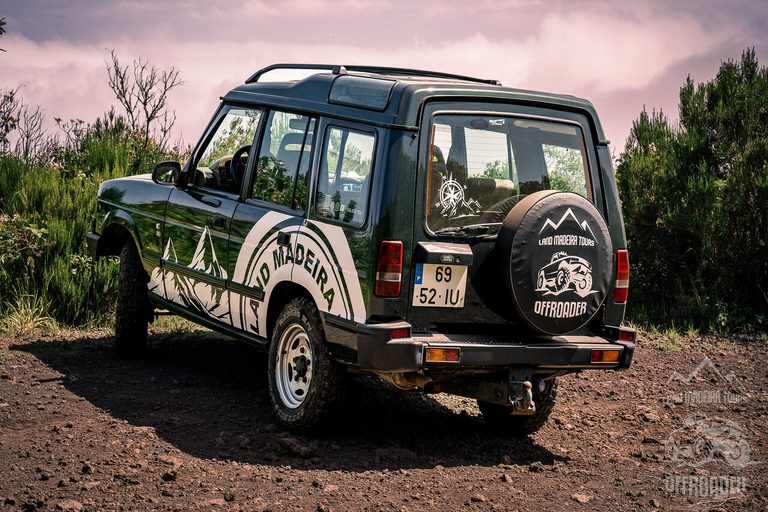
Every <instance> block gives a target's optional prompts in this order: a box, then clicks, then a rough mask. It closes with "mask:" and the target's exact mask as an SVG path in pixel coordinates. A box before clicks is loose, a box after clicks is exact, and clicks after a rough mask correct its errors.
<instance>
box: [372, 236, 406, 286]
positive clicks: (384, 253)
mask: <svg viewBox="0 0 768 512" xmlns="http://www.w3.org/2000/svg"><path fill="white" fill-rule="evenodd" d="M402 277H403V242H399V241H387V240H385V241H383V242H381V245H380V246H379V260H378V262H377V264H376V285H375V288H374V293H375V294H376V295H377V296H378V297H398V296H399V295H400V283H401V280H402Z"/></svg>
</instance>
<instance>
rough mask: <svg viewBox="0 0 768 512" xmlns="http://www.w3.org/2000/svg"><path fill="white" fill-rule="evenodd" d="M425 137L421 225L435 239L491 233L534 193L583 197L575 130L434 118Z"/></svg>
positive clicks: (502, 119) (582, 160)
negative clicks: (425, 193)
mask: <svg viewBox="0 0 768 512" xmlns="http://www.w3.org/2000/svg"><path fill="white" fill-rule="evenodd" d="M431 135H432V144H431V147H430V150H429V152H428V158H429V162H428V164H429V165H428V169H429V184H428V191H429V192H428V193H429V205H428V207H427V226H428V227H429V229H430V230H431V231H432V232H434V233H436V234H440V233H458V234H482V235H485V234H493V233H496V232H497V231H498V230H499V227H500V226H501V223H502V222H503V221H504V218H505V217H506V215H507V213H509V211H510V210H511V209H512V207H514V205H515V204H517V202H518V201H519V200H520V199H521V198H522V197H524V196H526V195H528V194H531V193H533V192H536V191H539V190H563V191H570V192H575V193H577V194H580V195H582V196H584V197H586V198H588V199H589V198H590V192H589V186H588V185H589V182H588V178H587V165H586V157H585V155H584V141H583V135H582V131H581V128H580V127H579V126H578V125H574V124H568V123H564V122H563V123H560V122H555V121H540V120H532V119H523V118H515V117H507V116H498V115H473V114H438V115H436V116H435V117H434V119H433V123H432V134H431Z"/></svg>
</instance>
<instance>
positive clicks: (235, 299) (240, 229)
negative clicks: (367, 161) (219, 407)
mask: <svg viewBox="0 0 768 512" xmlns="http://www.w3.org/2000/svg"><path fill="white" fill-rule="evenodd" d="M315 123H316V120H315V118H313V117H310V116H307V115H301V114H297V113H292V112H287V111H280V110H271V111H266V112H265V113H264V123H263V127H262V128H261V130H260V133H261V134H262V135H261V136H260V142H259V145H258V151H255V152H254V156H255V158H253V159H251V160H250V161H249V168H248V174H247V176H246V179H245V180H244V182H245V193H244V201H243V202H241V203H240V204H239V205H238V206H237V209H236V211H235V213H234V216H233V217H232V225H231V229H230V239H229V265H228V266H229V269H230V277H229V279H228V287H229V290H230V307H231V315H232V325H233V326H234V327H235V328H238V329H242V330H244V331H246V332H248V333H250V334H253V335H256V336H259V337H260V338H266V337H267V336H268V332H267V322H266V315H267V309H266V307H265V301H266V302H268V300H269V297H270V296H271V294H272V293H273V292H274V290H275V289H276V288H277V287H278V286H280V285H281V284H282V285H285V284H286V283H291V281H292V274H293V270H294V267H295V264H296V263H298V264H303V263H304V262H305V260H306V259H307V255H306V254H305V253H304V252H303V249H302V248H299V247H297V240H298V233H299V230H300V227H301V225H302V223H303V222H304V219H305V211H306V204H307V183H308V174H309V169H310V163H311V154H312V146H313V142H314V140H313V139H314V131H315Z"/></svg>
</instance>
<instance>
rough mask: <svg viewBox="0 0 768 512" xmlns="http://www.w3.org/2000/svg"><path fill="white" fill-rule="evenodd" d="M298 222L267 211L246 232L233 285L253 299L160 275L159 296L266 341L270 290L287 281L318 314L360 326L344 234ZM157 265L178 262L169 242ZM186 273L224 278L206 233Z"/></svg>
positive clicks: (361, 312)
mask: <svg viewBox="0 0 768 512" xmlns="http://www.w3.org/2000/svg"><path fill="white" fill-rule="evenodd" d="M301 222H302V220H301V219H298V218H296V217H293V216H290V215H285V214H282V213H278V212H269V213H267V214H266V215H264V216H263V217H262V218H261V219H259V221H258V222H256V224H254V226H253V227H252V228H251V230H250V231H249V233H248V235H247V236H246V238H245V240H244V241H243V245H242V248H241V249H240V253H239V254H238V257H237V262H236V264H235V269H234V272H233V275H232V282H235V283H238V284H241V285H244V286H246V287H248V288H251V289H252V290H253V293H246V294H241V293H236V292H234V291H231V290H229V291H227V290H224V289H223V288H222V287H214V286H211V285H210V284H208V283H207V282H205V281H203V280H199V279H194V278H193V277H189V276H187V275H184V274H181V273H179V272H174V271H172V270H166V271H165V272H164V276H163V277H162V280H163V282H164V285H165V293H164V297H165V298H166V299H167V300H169V301H172V302H175V303H177V304H181V305H184V306H185V307H187V308H188V309H191V310H193V311H194V312H195V313H197V314H200V315H203V316H209V317H212V318H214V319H216V320H218V321H221V322H224V323H227V324H231V325H232V326H233V327H235V328H238V329H242V330H244V331H247V332H250V333H253V334H256V335H258V336H262V337H266V336H267V335H268V332H267V306H268V304H269V297H271V294H272V291H273V290H274V289H275V287H276V286H278V285H280V284H282V283H285V282H291V283H295V284H298V285H300V286H302V287H304V288H305V289H306V290H308V291H309V293H310V294H311V295H312V298H313V299H314V301H315V303H316V304H317V307H318V309H320V311H323V312H327V313H330V314H332V315H336V316H339V317H341V318H345V319H348V320H353V321H356V322H364V321H365V318H366V314H365V304H364V302H363V294H362V291H361V288H360V281H359V277H358V274H357V269H356V267H355V262H354V259H353V257H352V253H351V251H350V249H349V245H348V243H347V239H346V237H345V236H344V231H343V230H342V229H341V228H340V227H338V226H329V225H326V224H322V223H315V222H307V223H306V225H302V224H301ZM163 260H165V261H171V262H174V263H178V258H177V255H176V250H175V248H174V246H173V240H172V239H170V238H169V239H168V242H167V244H166V246H165V252H164V254H163ZM188 268H190V269H191V270H195V271H198V272H202V273H205V274H208V275H210V276H214V277H217V278H219V279H221V280H226V279H227V278H228V274H227V271H226V269H225V268H224V267H223V266H222V265H221V264H220V263H219V259H218V256H217V254H216V251H215V249H214V245H213V240H212V239H211V233H210V231H209V230H208V228H207V227H206V228H205V229H204V230H203V233H202V234H201V236H200V239H199V240H198V243H197V248H196V249H195V254H194V256H193V258H192V262H191V263H190V264H189V265H188ZM160 276H161V271H160V270H159V269H156V270H155V272H153V279H154V280H156V281H158V282H160V280H161V277H160ZM257 297H258V298H257Z"/></svg>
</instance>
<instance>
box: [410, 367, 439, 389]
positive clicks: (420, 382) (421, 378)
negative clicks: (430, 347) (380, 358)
mask: <svg viewBox="0 0 768 512" xmlns="http://www.w3.org/2000/svg"><path fill="white" fill-rule="evenodd" d="M405 380H407V381H408V382H410V383H411V384H413V385H414V386H417V387H419V388H421V389H423V390H424V392H425V393H432V392H433V391H434V390H435V383H434V382H432V377H429V376H428V375H423V374H421V373H416V372H410V373H406V374H405Z"/></svg>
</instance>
